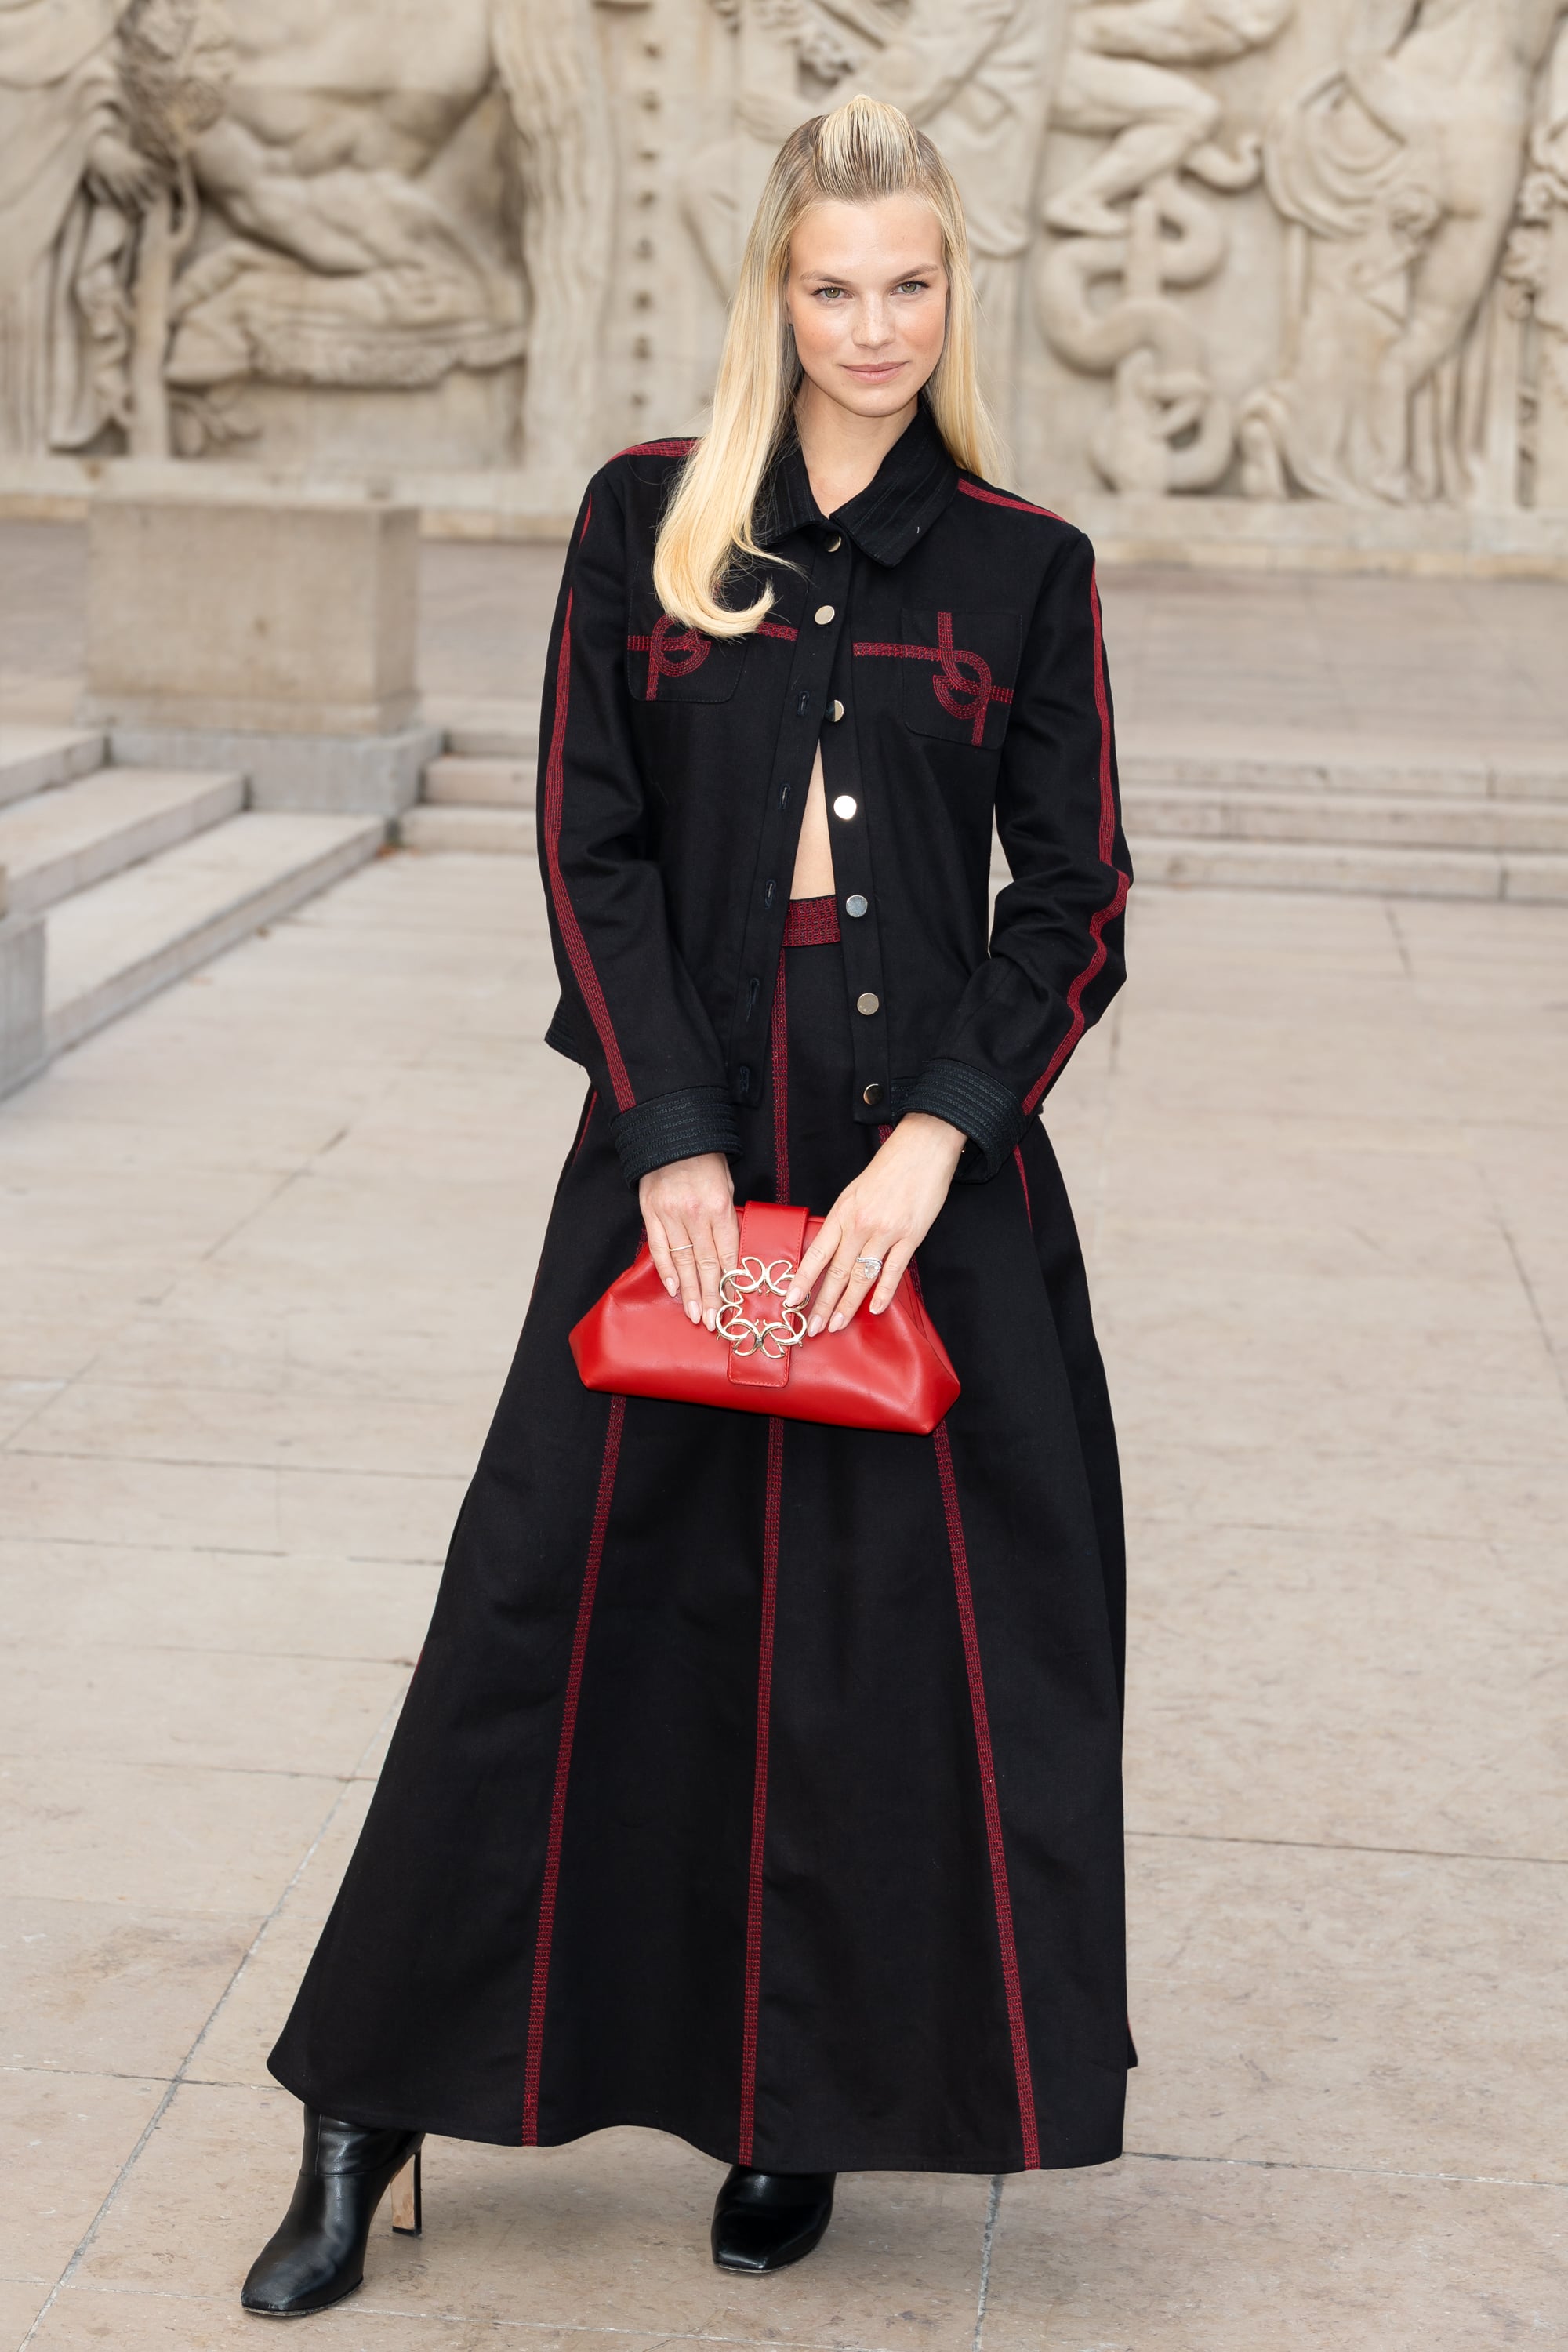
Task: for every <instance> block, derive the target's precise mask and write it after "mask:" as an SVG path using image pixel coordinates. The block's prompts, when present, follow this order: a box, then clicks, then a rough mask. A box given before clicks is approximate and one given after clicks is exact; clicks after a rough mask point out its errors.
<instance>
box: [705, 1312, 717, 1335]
mask: <svg viewBox="0 0 1568 2352" xmlns="http://www.w3.org/2000/svg"><path fill="white" fill-rule="evenodd" d="M702 1320H703V1321H704V1323H706V1324H707V1326H708V1328H709V1329H710V1331H711V1329H712V1328H713V1326H714V1324H715V1323H717V1321H718V1320H719V1318H718V1317H717V1315H715V1314H714V1312H713V1309H712V1308H711V1307H710V1308H709V1309H708V1312H707V1314H706V1315H705V1316H704V1317H703V1318H702Z"/></svg>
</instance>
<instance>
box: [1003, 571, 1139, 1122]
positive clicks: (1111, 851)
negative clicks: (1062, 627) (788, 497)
mask: <svg viewBox="0 0 1568 2352" xmlns="http://www.w3.org/2000/svg"><path fill="white" fill-rule="evenodd" d="M1089 610H1090V612H1091V613H1092V614H1093V618H1094V707H1095V709H1096V711H1097V712H1098V713H1099V716H1100V864H1101V865H1102V866H1110V865H1111V862H1112V859H1113V858H1114V856H1115V855H1116V792H1115V787H1114V784H1113V782H1112V778H1111V773H1110V695H1109V694H1108V692H1107V691H1106V684H1105V625H1104V620H1103V617H1102V615H1101V613H1100V589H1099V586H1098V584H1097V583H1096V580H1095V575H1094V573H1093V572H1090V573H1089ZM1112 870H1113V871H1114V872H1115V875H1116V888H1115V891H1114V893H1113V894H1112V896H1111V899H1110V905H1109V906H1106V907H1101V908H1100V910H1099V911H1098V913H1096V914H1095V915H1093V916H1091V917H1090V919H1089V945H1090V950H1091V951H1090V954H1089V961H1088V962H1087V963H1086V964H1085V966H1084V968H1083V970H1082V971H1080V972H1079V975H1078V978H1077V979H1076V980H1075V981H1074V982H1073V984H1072V986H1071V987H1070V988H1069V989H1068V1029H1067V1034H1066V1036H1065V1037H1064V1038H1063V1039H1062V1041H1061V1044H1060V1045H1058V1047H1057V1050H1056V1052H1055V1053H1054V1054H1053V1055H1051V1058H1050V1060H1049V1061H1048V1062H1047V1065H1046V1066H1045V1069H1044V1070H1043V1071H1042V1073H1041V1075H1040V1076H1039V1077H1038V1078H1037V1079H1036V1081H1035V1083H1034V1085H1033V1086H1032V1087H1030V1089H1029V1091H1028V1093H1027V1094H1026V1096H1025V1097H1024V1109H1025V1112H1026V1115H1027V1116H1028V1117H1030V1118H1033V1116H1034V1114H1035V1112H1036V1111H1037V1109H1038V1108H1039V1107H1040V1104H1041V1103H1042V1102H1043V1101H1044V1099H1045V1095H1046V1089H1047V1087H1049V1085H1050V1084H1051V1081H1052V1079H1053V1078H1054V1077H1055V1076H1056V1075H1057V1073H1058V1070H1059V1069H1060V1068H1061V1066H1062V1065H1063V1063H1064V1062H1065V1061H1066V1060H1067V1058H1068V1055H1069V1054H1070V1053H1071V1052H1072V1049H1073V1047H1074V1046H1075V1045H1077V1044H1078V1041H1079V1038H1080V1037H1081V1036H1082V1035H1083V1033H1084V1030H1085V1027H1086V1026H1087V1025H1088V1024H1087V1019H1086V1016H1085V1013H1084V1009H1083V992H1084V990H1085V989H1086V988H1087V987H1088V986H1089V982H1091V981H1092V980H1095V979H1096V978H1098V976H1099V973H1100V968H1101V966H1102V965H1103V964H1104V962H1105V938H1104V932H1105V926H1106V925H1107V923H1109V922H1110V921H1112V920H1113V919H1114V918H1115V917H1116V916H1118V915H1120V914H1121V909H1122V908H1123V907H1125V906H1126V904H1127V893H1128V891H1129V890H1130V889H1131V887H1132V877H1131V875H1130V874H1123V873H1122V872H1121V868H1120V867H1113V868H1112Z"/></svg>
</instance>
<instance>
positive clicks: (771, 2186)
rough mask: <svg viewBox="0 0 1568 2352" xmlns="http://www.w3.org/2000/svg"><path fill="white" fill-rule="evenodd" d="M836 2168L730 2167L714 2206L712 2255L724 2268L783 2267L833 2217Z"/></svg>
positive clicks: (800, 2253) (799, 2254) (817, 2237)
mask: <svg viewBox="0 0 1568 2352" xmlns="http://www.w3.org/2000/svg"><path fill="white" fill-rule="evenodd" d="M837 2177H838V2176H837V2173H834V2172H752V2171H750V2170H749V2169H748V2168H747V2167H746V2166H745V2165H743V2164H737V2165H735V2166H733V2167H732V2168H731V2173H730V2177H729V2179H728V2180H726V2181H725V2183H724V2186H723V2188H722V2189H721V2190H720V2191H719V2197H718V2201H717V2203H716V2204H715V2205H714V2208H713V2259H714V2261H715V2262H716V2263H718V2265H719V2267H720V2269H721V2271H782V2270H783V2269H784V2265H785V2264H786V2263H798V2262H799V2261H800V2260H801V2258H802V2256H803V2255H805V2254H809V2253H810V2252H811V2250H812V2248H813V2246H815V2245H817V2244H818V2243H820V2242H821V2238H822V2233H823V2231H825V2230H826V2227H827V2225H828V2223H829V2221H832V2219H833V2184H834V2182H835V2180H836V2179H837Z"/></svg>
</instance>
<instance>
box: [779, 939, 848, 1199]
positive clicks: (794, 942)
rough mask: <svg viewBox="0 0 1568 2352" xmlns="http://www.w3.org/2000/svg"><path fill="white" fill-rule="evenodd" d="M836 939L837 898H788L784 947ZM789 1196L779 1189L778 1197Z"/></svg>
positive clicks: (829, 942)
mask: <svg viewBox="0 0 1568 2352" xmlns="http://www.w3.org/2000/svg"><path fill="white" fill-rule="evenodd" d="M837 942H838V901H837V898H833V897H832V896H831V895H829V896H828V897H827V898H792V899H791V900H790V902H789V912H788V914H787V915H786V916H785V917H784V945H785V947H786V948H830V947H835V946H837ZM788 1197H789V1195H788V1194H787V1193H786V1192H781V1193H780V1194H779V1199H780V1200H781V1201H784V1200H787V1199H788Z"/></svg>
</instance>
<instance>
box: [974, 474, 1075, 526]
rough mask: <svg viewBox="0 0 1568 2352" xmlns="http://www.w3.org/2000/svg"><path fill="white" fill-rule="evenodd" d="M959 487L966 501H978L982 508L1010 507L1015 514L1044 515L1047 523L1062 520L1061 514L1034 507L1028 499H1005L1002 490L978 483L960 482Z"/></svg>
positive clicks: (1046, 508)
mask: <svg viewBox="0 0 1568 2352" xmlns="http://www.w3.org/2000/svg"><path fill="white" fill-rule="evenodd" d="M958 487H959V488H960V489H961V490H962V491H963V495H964V497H965V498H966V499H979V501H980V503H981V505H982V506H986V507H1010V508H1011V509H1012V510H1013V512H1014V513H1015V514H1032V515H1044V517H1045V519H1046V520H1047V522H1060V521H1061V520H1062V518H1061V516H1060V515H1059V514H1053V513H1052V512H1051V510H1050V509H1049V507H1037V506H1032V505H1031V504H1030V502H1029V500H1028V499H1009V498H1004V496H1003V495H1002V492H1001V491H1000V490H985V489H982V488H981V487H980V484H979V483H978V482H960V484H959V486H958Z"/></svg>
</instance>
